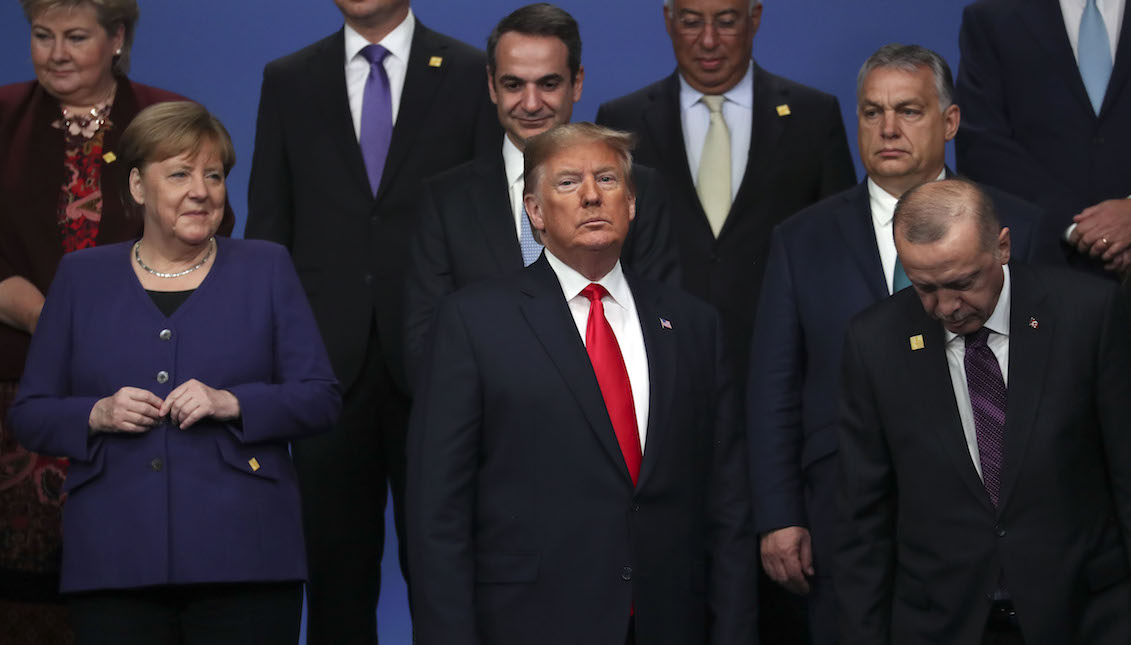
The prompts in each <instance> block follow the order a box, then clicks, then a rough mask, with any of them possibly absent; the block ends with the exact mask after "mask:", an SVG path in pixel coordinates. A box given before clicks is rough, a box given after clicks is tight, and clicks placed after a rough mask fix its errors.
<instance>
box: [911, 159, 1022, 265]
mask: <svg viewBox="0 0 1131 645" xmlns="http://www.w3.org/2000/svg"><path fill="white" fill-rule="evenodd" d="M967 217H974V218H977V224H978V229H979V235H978V237H979V239H980V240H981V243H982V248H983V249H984V250H986V251H991V250H993V249H994V248H995V247H996V246H997V240H998V236H999V235H1000V234H1001V220H1000V219H998V216H997V211H996V210H995V209H994V202H993V200H992V199H990V196H989V195H987V194H986V192H985V191H984V190H982V189H981V188H979V187H978V185H977V184H975V183H974V182H972V181H970V180H968V179H962V178H959V177H952V178H949V179H943V180H940V181H928V182H926V183H923V184H919V185H918V186H916V187H914V188H912V189H911V190H909V191H907V192H905V193H904V194H903V196H902V197H900V198H899V202H897V203H896V205H895V216H894V220H893V224H892V226H893V228H894V229H895V230H896V231H897V232H898V233H899V235H900V236H902V237H903V239H905V240H907V241H908V242H911V243H912V244H932V243H934V242H938V241H939V240H941V239H943V238H944V237H946V235H947V233H948V232H949V231H950V227H951V225H952V224H954V222H956V221H958V220H960V219H963V218H967Z"/></svg>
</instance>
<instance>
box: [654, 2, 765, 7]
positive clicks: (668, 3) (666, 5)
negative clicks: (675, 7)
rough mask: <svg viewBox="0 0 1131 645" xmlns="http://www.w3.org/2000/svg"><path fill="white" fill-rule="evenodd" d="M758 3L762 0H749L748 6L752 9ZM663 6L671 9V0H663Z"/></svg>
mask: <svg viewBox="0 0 1131 645" xmlns="http://www.w3.org/2000/svg"><path fill="white" fill-rule="evenodd" d="M760 4H762V0H750V8H751V9H753V8H754V7H757V6H758V5H760ZM664 6H665V7H667V8H668V9H671V8H672V0H664Z"/></svg>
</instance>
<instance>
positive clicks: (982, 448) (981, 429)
mask: <svg viewBox="0 0 1131 645" xmlns="http://www.w3.org/2000/svg"><path fill="white" fill-rule="evenodd" d="M989 336H990V330H989V329H986V328H985V327H982V328H981V329H979V330H978V331H976V332H974V333H972V334H967V335H966V358H965V359H964V360H963V362H964V363H965V366H966V387H967V388H968V389H969V390H970V407H972V408H973V409H974V430H975V434H977V436H978V458H979V460H980V461H981V462H982V482H983V483H984V484H985V486H986V492H988V493H989V494H990V501H992V502H993V504H994V506H995V507H996V506H997V504H998V492H999V491H1000V490H1001V465H1002V461H1003V459H1002V455H1003V452H1004V447H1005V393H1006V390H1005V380H1004V379H1002V377H1001V366H1000V365H999V364H998V362H997V357H996V356H994V353H993V350H991V349H990V347H989V345H987V344H986V339H987V338H989Z"/></svg>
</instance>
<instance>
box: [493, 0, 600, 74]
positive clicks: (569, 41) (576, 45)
mask: <svg viewBox="0 0 1131 645" xmlns="http://www.w3.org/2000/svg"><path fill="white" fill-rule="evenodd" d="M512 31H513V32H515V33H519V34H523V35H526V36H546V37H550V38H557V39H558V40H560V41H562V42H563V43H565V46H566V50H567V51H568V52H569V54H568V56H567V63H568V65H569V78H570V82H573V81H575V80H577V72H578V70H580V69H581V32H580V31H578V29H577V21H576V20H574V19H573V16H571V15H569V13H568V12H566V11H565V10H564V9H561V8H559V7H555V6H554V5H552V4H550V3H548V2H538V3H535V4H528V5H526V6H525V7H520V8H518V9H515V10H514V11H512V12H511V13H510V14H508V15H507V16H506V17H505V18H503V19H502V20H500V21H499V24H497V25H495V28H494V29H492V30H491V35H490V36H487V69H488V70H489V71H490V72H491V75H492V76H494V75H495V69H496V68H497V64H496V63H497V61H496V58H495V50H496V48H498V46H499V38H502V36H503V34H506V33H510V32H512Z"/></svg>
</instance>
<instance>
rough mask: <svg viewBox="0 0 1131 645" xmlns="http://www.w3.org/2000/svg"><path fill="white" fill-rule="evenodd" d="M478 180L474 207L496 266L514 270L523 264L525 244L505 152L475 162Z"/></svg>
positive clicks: (473, 200)
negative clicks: (518, 229)
mask: <svg viewBox="0 0 1131 645" xmlns="http://www.w3.org/2000/svg"><path fill="white" fill-rule="evenodd" d="M475 171H476V175H477V176H478V178H479V179H478V181H476V182H475V185H474V186H472V187H471V197H472V203H471V207H472V208H471V210H472V212H474V213H475V217H476V219H477V220H478V221H479V226H480V227H481V228H482V230H483V236H484V238H485V239H486V241H487V247H488V248H489V249H491V255H492V256H494V258H495V266H496V268H497V269H498V270H499V271H500V272H501V271H510V270H512V269H517V268H519V267H521V266H522V247H521V246H520V245H519V243H518V235H517V234H516V233H515V228H514V219H513V217H512V215H513V214H514V211H512V210H511V204H510V193H509V189H508V187H507V176H506V170H505V169H504V166H503V158H502V155H495V156H493V157H491V158H490V159H487V158H482V159H478V160H476V162H475Z"/></svg>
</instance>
